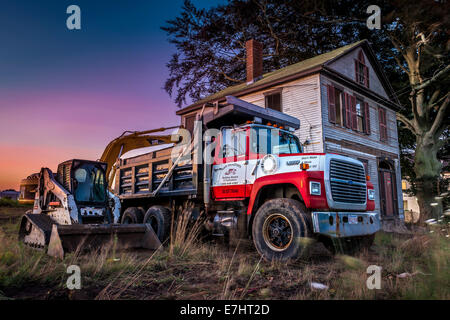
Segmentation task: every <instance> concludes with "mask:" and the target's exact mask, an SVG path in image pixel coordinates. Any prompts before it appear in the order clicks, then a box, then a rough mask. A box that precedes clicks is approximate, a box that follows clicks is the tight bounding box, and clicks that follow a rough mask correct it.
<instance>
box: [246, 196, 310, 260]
mask: <svg viewBox="0 0 450 320" xmlns="http://www.w3.org/2000/svg"><path fill="white" fill-rule="evenodd" d="M311 234H312V232H311V218H310V216H309V214H308V212H307V210H306V208H305V206H304V205H303V204H302V203H301V202H299V201H297V200H293V199H287V198H281V199H273V200H269V201H267V202H265V203H264V204H263V205H262V206H261V207H260V208H259V209H258V211H257V212H256V216H255V219H254V221H253V225H252V235H253V242H254V243H255V246H256V249H257V250H258V252H259V253H260V254H261V255H262V256H263V257H264V259H266V260H268V261H272V260H280V261H288V260H296V259H298V258H299V257H300V255H301V254H302V252H303V251H304V250H305V243H308V242H307V241H302V238H307V237H308V236H310V235H311Z"/></svg>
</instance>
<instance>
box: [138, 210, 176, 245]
mask: <svg viewBox="0 0 450 320" xmlns="http://www.w3.org/2000/svg"><path fill="white" fill-rule="evenodd" d="M171 220H172V214H171V213H170V210H169V209H167V208H164V207H163V206H153V207H150V208H149V209H148V210H147V213H146V214H145V217H144V223H148V224H150V225H151V226H152V228H153V231H155V233H156V235H157V237H158V239H159V241H161V243H164V241H166V240H167V238H169V236H170V224H171Z"/></svg>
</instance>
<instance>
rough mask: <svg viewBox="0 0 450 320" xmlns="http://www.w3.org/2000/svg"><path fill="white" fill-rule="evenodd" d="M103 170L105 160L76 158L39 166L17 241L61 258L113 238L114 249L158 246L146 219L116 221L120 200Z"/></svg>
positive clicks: (102, 243) (111, 241)
mask: <svg viewBox="0 0 450 320" xmlns="http://www.w3.org/2000/svg"><path fill="white" fill-rule="evenodd" d="M106 171H107V164H106V163H104V162H99V161H89V160H78V159H74V160H69V161H66V162H63V163H61V164H60V165H59V166H58V172H57V174H53V172H52V171H51V170H50V169H48V168H42V169H41V171H40V174H39V178H38V179H39V180H38V185H37V190H36V194H35V200H34V206H33V210H30V211H29V212H27V213H26V214H25V215H24V216H23V218H22V221H21V224H20V230H19V240H20V241H23V242H24V243H25V244H27V245H29V246H31V247H35V248H42V249H46V250H47V253H48V254H49V255H51V256H54V257H58V258H61V259H62V258H63V257H64V254H65V253H66V252H72V251H75V250H84V249H88V248H98V247H100V246H102V245H104V244H107V243H113V242H114V245H115V246H116V248H147V249H157V248H158V247H160V246H161V242H160V241H159V239H158V237H157V236H156V234H155V233H154V231H153V229H152V227H151V226H150V225H149V224H118V221H119V218H120V201H119V199H118V198H117V197H116V196H115V195H114V194H112V193H111V192H110V191H109V190H108V182H107V179H106Z"/></svg>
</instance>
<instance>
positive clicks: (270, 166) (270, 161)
mask: <svg viewBox="0 0 450 320" xmlns="http://www.w3.org/2000/svg"><path fill="white" fill-rule="evenodd" d="M277 168H278V163H277V159H276V158H275V157H274V156H273V155H271V154H267V155H265V156H264V158H263V159H262V160H261V169H262V170H263V172H264V173H265V174H270V173H274V172H275V171H276V170H277Z"/></svg>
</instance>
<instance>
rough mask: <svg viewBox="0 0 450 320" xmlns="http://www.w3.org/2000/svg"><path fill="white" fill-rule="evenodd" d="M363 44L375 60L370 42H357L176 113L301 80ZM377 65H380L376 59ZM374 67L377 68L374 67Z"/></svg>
mask: <svg viewBox="0 0 450 320" xmlns="http://www.w3.org/2000/svg"><path fill="white" fill-rule="evenodd" d="M362 44H365V45H367V48H368V51H370V58H371V60H373V59H374V55H373V53H372V52H371V50H370V47H369V46H368V41H367V40H361V41H357V42H354V43H351V44H349V45H346V46H343V47H340V48H338V49H335V50H333V51H329V52H327V53H324V54H321V55H318V56H315V57H312V58H310V59H306V60H303V61H300V62H297V63H295V64H292V65H290V66H287V67H284V68H281V69H278V70H275V71H272V72H269V73H266V74H264V75H263V76H262V78H261V79H259V80H257V81H255V82H253V83H250V84H247V83H246V82H243V83H240V84H237V85H234V86H231V87H228V88H225V89H224V90H221V91H219V92H216V93H214V94H212V95H209V96H207V97H205V98H204V99H201V100H198V101H196V102H195V103H193V104H191V105H189V106H187V107H185V108H183V109H181V110H178V111H177V112H176V114H177V115H182V114H185V113H188V112H190V111H193V110H196V109H198V108H200V106H201V105H203V104H205V103H208V102H212V101H216V100H222V99H225V97H226V96H229V95H239V94H240V95H242V94H244V93H250V92H252V91H256V90H260V89H262V88H264V87H267V86H270V85H274V84H275V83H278V82H284V81H289V80H293V79H292V78H294V77H295V78H300V77H302V76H305V75H307V74H310V73H316V72H318V71H320V70H321V69H322V66H324V65H326V64H328V63H330V62H332V61H334V60H336V59H337V58H338V57H340V56H342V55H344V54H346V53H347V52H349V51H351V50H353V49H354V48H356V47H358V46H360V45H362ZM375 64H378V62H377V61H376V59H375ZM374 67H375V68H377V66H374ZM381 75H382V78H383V80H385V81H387V79H386V77H385V76H384V74H382V72H381ZM386 89H387V90H388V92H389V93H391V94H392V93H393V90H391V89H392V88H391V87H390V85H389V83H387V88H386Z"/></svg>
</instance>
